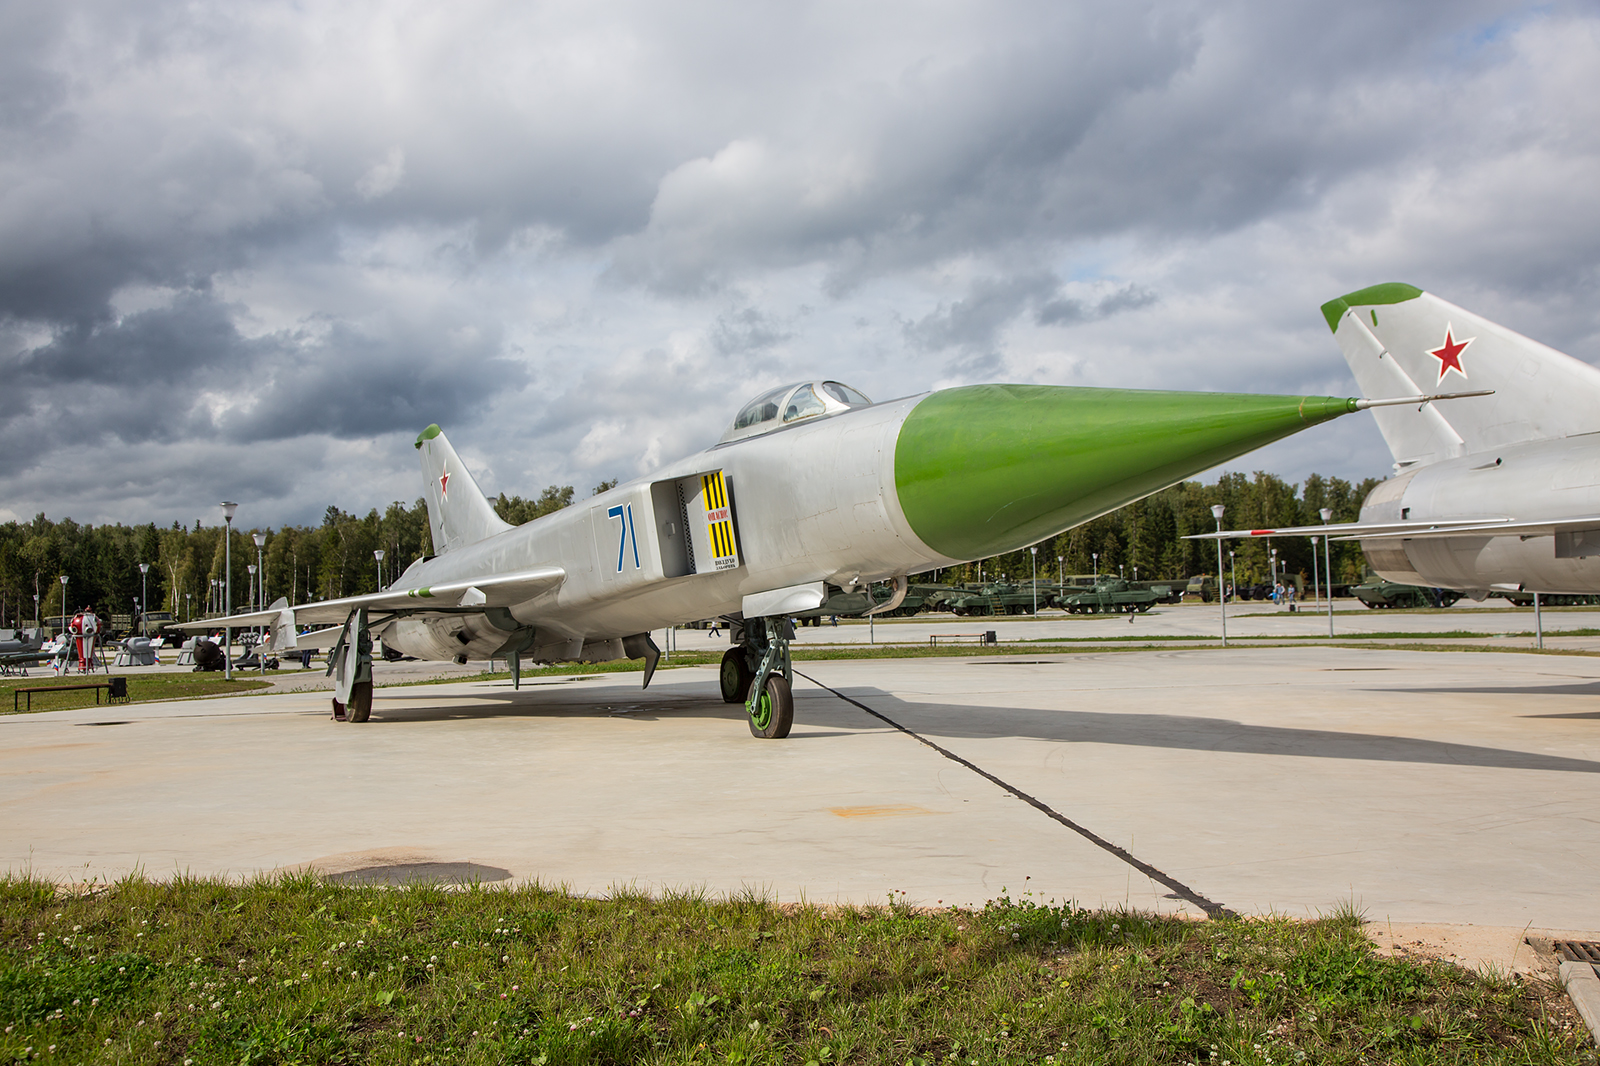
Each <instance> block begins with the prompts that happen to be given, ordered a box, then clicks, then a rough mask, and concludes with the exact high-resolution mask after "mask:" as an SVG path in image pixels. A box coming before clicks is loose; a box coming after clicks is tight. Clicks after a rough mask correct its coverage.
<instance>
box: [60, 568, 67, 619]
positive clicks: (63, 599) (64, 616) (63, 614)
mask: <svg viewBox="0 0 1600 1066" xmlns="http://www.w3.org/2000/svg"><path fill="white" fill-rule="evenodd" d="M61 631H62V632H63V633H65V632H66V631H67V575H66V574H62V575H61Z"/></svg>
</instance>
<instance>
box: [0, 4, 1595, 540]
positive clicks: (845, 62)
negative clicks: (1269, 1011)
mask: <svg viewBox="0 0 1600 1066" xmlns="http://www.w3.org/2000/svg"><path fill="white" fill-rule="evenodd" d="M1597 252H1600V6H1597V5H1596V4H1594V3H1586V4H1568V3H1559V2H1558V3H1553V4H1550V3H1542V4H1537V5H1511V4H1495V3H1481V2H1472V0H1451V2H1448V3H1428V2H1415V3H1406V4H1396V3H1394V2H1393V0H1386V2H1383V3H1375V2H1374V3H1368V2H1364V0H1340V2H1339V3H1336V4H1335V3H1328V4H1314V3H1300V4H1284V3H1256V4H1251V3H1235V2H1228V0H1210V2H1206V3H1192V4H1191V3H1159V4H1139V3H1131V2H1126V0H1125V2H1122V3H1117V4H1106V3H1070V2H1063V0H1044V2H1038V3H1031V2H1003V0H982V2H972V3H957V2H940V0H932V2H930V0H919V2H917V3H876V4H861V3H859V2H853V3H804V2H801V3H796V2H792V0H790V2H785V3H763V2H750V0H744V2H738V3H734V2H727V3H709V2H707V3H695V2H669V3H661V2H660V0H648V2H637V3H627V2H607V0H599V2H597V0H582V2H565V3H529V2H527V0H517V2H506V3H501V2H496V0H465V2H457V3H453V4H424V3H414V2H383V0H367V2H360V0H357V2H347V3H336V4H335V3H321V2H318V0H295V2H275V0H256V2H252V3H248V4H239V3H214V2H211V0H181V2H179V0H173V2H162V0H129V2H115V0H107V2H104V3H94V2H73V0H62V2H53V3H25V2H12V3H6V4H0V375H3V377H0V456H3V461H0V520H4V519H7V518H18V519H27V518H31V517H32V516H33V514H34V513H36V512H38V511H45V512H47V513H48V514H49V515H50V516H51V517H54V518H60V517H64V516H71V517H73V518H76V519H78V520H79V521H90V522H97V523H98V522H106V521H122V522H143V521H156V522H159V523H163V524H166V523H169V522H171V521H172V520H173V519H178V520H181V521H184V522H187V523H192V522H193V521H194V520H195V519H196V518H202V519H203V520H204V521H205V522H206V523H207V524H208V525H209V524H211V523H212V522H213V521H214V520H216V519H217V518H218V514H219V512H218V509H217V507H216V501H218V500H220V499H223V498H225V497H226V498H230V499H234V500H238V501H239V502H240V503H241V509H240V513H239V521H240V522H241V523H242V524H243V525H245V526H247V527H248V526H253V525H256V524H263V525H279V524H283V523H286V522H316V521H318V520H319V519H320V516H321V513H322V511H323V509H324V508H325V507H326V506H327V505H328V504H330V503H333V504H337V505H339V506H341V507H343V508H345V509H347V510H356V511H360V512H365V510H366V509H367V508H369V507H372V506H380V507H381V506H383V505H384V504H386V503H388V502H389V501H391V500H396V499H399V500H406V501H410V500H412V499H415V498H416V497H417V496H418V495H419V489H420V475H419V474H418V472H417V468H416V453H415V452H414V451H413V449H412V448H411V447H410V444H411V442H412V440H413V439H414V438H415V436H416V434H417V432H418V431H419V430H421V429H422V428H423V427H424V426H426V425H427V424H428V423H430V422H438V423H439V424H440V425H442V426H443V427H444V429H445V431H446V432H447V433H448V434H449V435H450V437H451V440H452V441H453V442H454V443H455V444H456V446H457V448H458V449H459V450H461V452H462V453H463V454H464V455H465V456H466V457H467V458H468V460H469V462H470V463H471V464H472V465H473V466H474V468H475V472H476V474H477V476H478V478H479V481H480V483H481V484H482V485H483V487H484V488H485V490H486V491H488V492H490V493H494V492H498V491H502V490H504V491H507V492H513V493H520V494H522V495H531V494H534V493H536V492H537V491H538V490H539V489H540V488H542V487H543V486H545V485H548V484H552V483H558V484H565V483H572V484H575V485H577V486H578V489H579V492H580V494H581V493H585V492H586V491H587V490H588V488H589V487H590V486H592V485H593V484H594V483H596V482H597V481H599V480H601V479H602V478H610V477H617V478H622V479H628V478H632V477H636V476H638V475H641V474H645V473H648V472H649V471H651V470H652V469H654V468H655V467H656V466H658V465H660V464H662V463H664V462H668V461H671V460H673V459H675V458H677V457H679V456H681V455H684V454H687V453H689V452H691V451H694V450H697V449H699V448H701V447H704V446H706V445H707V444H709V443H711V442H712V441H714V440H715V439H716V437H717V436H718V435H719V434H720V432H721V430H722V428H723V426H724V425H725V424H726V423H727V421H728V420H729V419H730V418H731V417H732V415H733V413H734V412H735V410H736V409H737V407H738V406H739V405H740V403H741V402H742V401H743V400H744V399H746V398H747V397H748V396H750V395H751V394H754V393H755V392H757V391H759V390H762V389H764V388H767V387H769V386H771V385H775V384H778V383H781V382H783V381H787V380H792V379H799V378H808V377H814V376H827V377H837V378H839V379H842V380H844V381H847V382H849V383H851V384H853V385H855V386H856V387H858V388H860V389H861V390H863V391H865V392H866V393H867V394H868V395H870V396H872V397H873V398H875V399H888V398H891V397H895V396H901V395H907V394H910V393H915V392H921V391H924V390H927V389H929V388H936V387H941V386H947V385H952V384H961V383H969V382H980V381H1018V382H1040V383H1057V384H1081V385H1101V386H1117V387H1132V388H1179V389H1222V390H1235V391H1258V392H1280V393H1291V394H1301V393H1312V394H1334V395H1354V394H1355V388H1356V386H1355V383H1354V381H1353V380H1352V379H1351V378H1350V376H1349V374H1348V372H1347V370H1346V368H1345V365H1344V362H1343V360H1342V359H1341V358H1340V356H1339V353H1338V350H1337V348H1336V347H1335V345H1334V343H1333V340H1332V337H1331V335H1330V333H1329V332H1328V329H1327V326H1326V324H1325V323H1324V322H1323V321H1322V318H1321V316H1320V314H1319V313H1318V305H1320V304H1321V303H1322V302H1324V301H1325V300H1328V299H1330V298H1332V297H1334V296H1338V295H1340V294H1342V293H1345V292H1348V291H1350V290H1352V289H1356V288H1361V287H1363V286H1366V285H1370V284H1374V283H1376V282H1381V281H1407V282H1411V283H1413V284H1416V285H1419V286H1421V287H1423V288H1426V289H1429V290H1430V291H1433V292H1435V293H1437V294H1438V295H1440V296H1443V297H1444V298H1445V299H1448V300H1451V301H1453V302H1455V303H1458V304H1462V305H1465V306H1467V307H1470V308H1472V309H1474V310H1476V311H1478V312H1479V313H1481V314H1484V315H1487V316H1488V317H1490V318H1493V319H1496V320H1498V321H1501V322H1504V323H1505V324H1506V325H1509V326H1511V327H1513V328H1515V329H1518V330H1521V331H1522V332H1524V333H1527V334H1530V335H1531V336H1534V337H1536V338H1538V339H1539V340H1542V341H1545V342H1546V343H1549V344H1552V345H1554V346H1555V347H1557V348H1560V349H1562V350H1564V351H1567V352H1569V353H1570V354H1572V355H1575V356H1577V357H1579V358H1581V359H1585V360H1588V361H1591V362H1596V361H1600V300H1597V299H1596V288H1597V281H1600V278H1597V270H1596V263H1597ZM1389 464H1390V457H1389V454H1388V452H1387V450H1386V449H1385V448H1384V447H1383V443H1382V440H1381V438H1380V437H1379V435H1378V433H1377V431H1376V428H1375V427H1374V425H1373V424H1372V422H1371V419H1370V417H1369V416H1366V415H1360V416H1355V417H1351V418H1347V419H1344V420H1341V421H1340V422H1337V423H1334V424H1333V425H1331V426H1327V427H1322V428H1319V429H1314V430H1311V431H1309V432H1307V433H1304V434H1302V435H1300V436H1298V437H1296V438H1292V439H1291V440H1289V441H1287V442H1284V443H1282V444H1279V445H1275V446H1274V447H1272V448H1270V449H1268V450H1266V451H1263V452H1258V453H1256V454H1255V455H1254V456H1251V457H1248V458H1246V459H1243V460H1240V461H1239V462H1237V463H1235V464H1234V465H1233V468H1234V469H1241V470H1245V471H1249V470H1254V469H1258V468H1264V469H1269V470H1273V471H1275V472H1277V473H1280V474H1283V475H1284V476H1286V477H1289V478H1291V479H1299V478H1301V477H1303V476H1304V475H1306V474H1308V473H1310V472H1312V471H1319V472H1322V473H1325V474H1332V475H1338V476H1343V477H1347V478H1352V479H1355V478H1360V477H1364V476H1368V475H1383V474H1386V473H1388V471H1389Z"/></svg>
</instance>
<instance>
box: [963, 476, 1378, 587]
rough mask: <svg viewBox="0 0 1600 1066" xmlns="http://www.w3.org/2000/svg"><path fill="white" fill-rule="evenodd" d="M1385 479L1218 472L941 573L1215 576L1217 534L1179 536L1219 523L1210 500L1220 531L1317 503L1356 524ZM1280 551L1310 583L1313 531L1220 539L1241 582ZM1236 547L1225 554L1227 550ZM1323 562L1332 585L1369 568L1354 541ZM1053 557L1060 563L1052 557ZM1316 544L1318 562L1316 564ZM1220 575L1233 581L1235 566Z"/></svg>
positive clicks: (1285, 517) (1272, 522)
mask: <svg viewBox="0 0 1600 1066" xmlns="http://www.w3.org/2000/svg"><path fill="white" fill-rule="evenodd" d="M1382 480H1383V479H1382V478H1366V479H1364V480H1362V481H1360V482H1358V483H1356V484H1354V485H1352V484H1351V483H1350V482H1348V481H1345V480H1344V479H1343V478H1336V477H1323V476H1322V475H1321V474H1312V475H1311V476H1310V477H1308V478H1306V480H1305V481H1304V482H1303V483H1302V484H1300V485H1292V484H1290V483H1289V482H1286V481H1284V480H1283V479H1282V478H1280V477H1278V476H1277V475H1276V474H1268V473H1265V472H1262V471H1259V470H1258V471H1256V473H1255V474H1254V475H1252V476H1249V477H1246V476H1245V475H1244V474H1224V475H1222V476H1221V477H1219V478H1218V479H1217V480H1216V482H1215V483H1213V484H1210V485H1203V484H1201V483H1200V482H1198V481H1185V482H1183V483H1182V484H1178V485H1174V486H1173V487H1172V488H1170V489H1164V490H1162V491H1161V492H1158V493H1156V494H1155V495H1153V496H1149V497H1146V498H1145V499H1143V500H1139V501H1138V502H1136V503H1130V504H1128V505H1127V506H1126V507H1123V508H1120V509H1119V510H1116V511H1112V512H1111V513H1110V514H1106V515H1102V516H1100V517H1099V518H1096V519H1094V520H1092V521H1090V522H1086V523H1084V524H1083V525H1081V526H1078V527H1076V528H1074V529H1069V530H1067V532H1065V533H1062V534H1061V535H1059V536H1057V537H1053V538H1051V539H1050V540H1047V541H1042V542H1040V543H1039V544H1038V545H1035V547H1037V548H1038V549H1039V550H1038V553H1037V555H1035V554H1034V553H1033V552H1031V551H1030V550H1029V549H1027V548H1024V549H1022V550H1021V551H1014V552H1009V553H1007V554H1005V555H998V556H995V557H994V558H992V559H984V560H982V561H981V562H974V563H965V564H963V565H961V566H953V567H949V568H946V569H943V570H940V571H939V572H938V579H939V580H940V581H943V582H951V583H955V584H960V583H964V582H974V581H977V580H978V579H979V567H980V566H981V567H982V577H983V580H984V581H993V580H999V579H1001V578H1002V577H1003V578H1004V579H1005V580H1007V581H1021V582H1027V581H1029V580H1030V579H1032V578H1033V576H1034V574H1035V572H1036V571H1035V570H1034V569H1033V567H1034V565H1035V563H1037V567H1038V569H1037V575H1038V579H1039V580H1040V581H1056V580H1057V579H1058V575H1059V574H1062V573H1064V574H1066V575H1068V576H1072V575H1077V574H1093V573H1099V574H1101V575H1108V574H1109V575H1111V576H1114V577H1115V576H1118V575H1121V576H1125V577H1127V578H1128V579H1130V580H1132V579H1133V578H1134V577H1135V576H1137V577H1138V579H1139V580H1150V579H1157V580H1161V579H1173V580H1177V579H1180V578H1189V577H1193V576H1195V575H1197V574H1211V575H1215V574H1216V572H1217V546H1216V542H1215V541H1209V540H1184V539H1183V538H1184V537H1185V536H1187V535H1188V534H1191V533H1208V532H1213V531H1215V530H1216V528H1217V524H1216V519H1215V518H1213V517H1212V514H1211V508H1212V506H1213V505H1214V504H1219V503H1220V504H1222V505H1223V507H1224V508H1226V510H1225V511H1224V514H1223V518H1222V523H1223V528H1224V529H1262V528H1265V527H1271V526H1310V525H1319V524H1321V522H1322V517H1321V514H1320V512H1321V510H1322V508H1324V507H1327V508H1329V509H1331V510H1332V511H1333V517H1332V518H1331V519H1330V521H1333V522H1354V521H1356V520H1357V519H1358V518H1359V517H1360V516H1361V501H1362V500H1365V499H1366V498H1367V494H1368V493H1369V492H1371V491H1372V489H1373V488H1374V487H1376V486H1377V485H1378V484H1379V482H1381V481H1382ZM1273 548H1276V549H1278V569H1279V572H1280V573H1289V574H1297V573H1298V574H1302V575H1304V577H1305V580H1306V582H1307V583H1309V582H1310V580H1311V577H1312V572H1313V567H1312V559H1311V540H1310V538H1309V537H1280V538H1273V539H1272V540H1271V541H1268V540H1266V539H1264V538H1248V539H1244V540H1235V541H1229V542H1227V543H1226V544H1224V545H1223V568H1224V570H1228V571H1232V572H1236V573H1237V574H1238V582H1239V584H1240V585H1241V586H1243V585H1251V584H1255V583H1257V582H1260V581H1265V580H1267V579H1268V578H1269V576H1270V575H1271V570H1272V562H1271V549H1273ZM1229 550H1231V551H1232V552H1233V553H1234V554H1233V556H1232V558H1230V557H1229V556H1228V554H1227V553H1228V551H1229ZM1329 552H1330V558H1329V561H1330V563H1331V564H1332V566H1333V572H1334V575H1335V576H1334V581H1335V582H1336V583H1355V582H1359V581H1361V580H1362V578H1363V577H1365V575H1366V573H1367V564H1366V560H1365V558H1363V556H1362V554H1361V547H1360V545H1359V544H1357V543H1356V542H1354V541H1347V542H1343V543H1341V542H1338V541H1335V542H1334V543H1333V544H1332V545H1330V547H1329ZM1057 560H1059V562H1058V561H1057ZM1321 561H1322V558H1321V551H1320V549H1319V551H1318V556H1317V564H1316V568H1317V569H1319V570H1320V569H1321ZM1225 580H1227V581H1232V580H1233V577H1232V573H1229V574H1228V575H1226V577H1225Z"/></svg>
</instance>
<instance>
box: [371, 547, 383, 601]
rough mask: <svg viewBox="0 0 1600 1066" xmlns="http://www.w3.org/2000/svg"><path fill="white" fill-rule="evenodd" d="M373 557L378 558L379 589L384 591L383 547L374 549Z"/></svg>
mask: <svg viewBox="0 0 1600 1066" xmlns="http://www.w3.org/2000/svg"><path fill="white" fill-rule="evenodd" d="M372 557H373V558H374V559H376V560H378V591H379V592H382V591H383V549H382V548H379V549H377V550H376V551H374V552H373V553H372Z"/></svg>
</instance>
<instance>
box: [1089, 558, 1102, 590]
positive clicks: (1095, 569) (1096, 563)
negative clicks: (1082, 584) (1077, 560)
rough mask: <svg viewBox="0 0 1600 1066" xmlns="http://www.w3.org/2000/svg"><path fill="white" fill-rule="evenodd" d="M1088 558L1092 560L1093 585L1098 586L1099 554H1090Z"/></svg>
mask: <svg viewBox="0 0 1600 1066" xmlns="http://www.w3.org/2000/svg"><path fill="white" fill-rule="evenodd" d="M1089 558H1090V559H1092V560H1094V583H1095V584H1096V585H1098V584H1100V553H1099V552H1090V553H1089Z"/></svg>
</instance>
